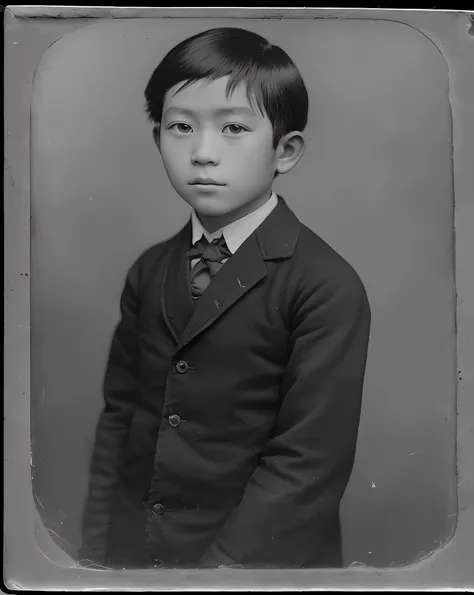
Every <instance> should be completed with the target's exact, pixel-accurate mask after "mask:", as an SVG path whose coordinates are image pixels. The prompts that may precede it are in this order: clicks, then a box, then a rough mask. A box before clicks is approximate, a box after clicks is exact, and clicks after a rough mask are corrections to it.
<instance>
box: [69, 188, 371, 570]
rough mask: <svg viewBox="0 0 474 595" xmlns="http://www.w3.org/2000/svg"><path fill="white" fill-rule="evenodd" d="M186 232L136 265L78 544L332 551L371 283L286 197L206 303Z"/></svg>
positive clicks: (174, 552) (280, 556)
mask: <svg viewBox="0 0 474 595" xmlns="http://www.w3.org/2000/svg"><path fill="white" fill-rule="evenodd" d="M190 246H191V222H190V221H189V222H188V223H187V224H186V225H185V227H184V228H183V229H182V230H181V231H180V232H179V233H177V234H176V235H175V236H174V237H172V238H171V239H169V240H167V241H165V242H162V243H160V244H158V245H155V246H153V247H152V248H150V249H149V250H147V251H146V252H145V253H143V254H142V255H141V256H140V257H139V258H138V260H137V261H136V262H135V263H134V265H133V266H132V267H131V269H130V270H129V273H128V276H127V280H126V283H125V287H124V289H123V294H122V297H121V302H120V307H121V320H120V322H119V324H118V326H117V328H116V330H115V334H114V337H113V340H112V345H111V349H110V356H109V360H108V365H107V369H106V374H105V381H104V395H105V408H104V410H103V412H102V414H101V416H100V420H99V423H98V427H97V434H96V443H95V448H94V452H93V456H92V463H91V480H90V489H89V495H88V498H87V503H86V507H85V513H84V516H83V543H82V548H81V552H80V554H81V556H82V557H83V558H88V559H90V560H92V561H94V562H95V563H98V564H105V565H111V566H112V567H146V566H148V565H151V564H153V562H154V561H155V562H156V563H157V564H158V565H159V564H160V563H163V564H164V565H166V566H168V565H171V566H177V567H179V566H189V567H200V566H217V565H220V564H225V565H231V564H242V565H244V566H245V567H272V566H273V567H297V568H301V567H318V566H336V567H337V566H340V565H341V563H342V561H341V537H340V522H339V506H340V500H341V497H342V495H343V492H344V490H345V487H346V484H347V481H348V479H349V476H350V474H351V470H352V466H353V459H354V451H355V447H356V439H357V432H358V425H359V417H360V408H361V394H362V386H363V378H364V372H365V365H366V357H367V346H368V337H369V327H370V308H369V304H368V300H367V296H366V292H365V289H364V287H363V285H362V282H361V280H360V278H359V277H358V275H357V274H356V272H355V271H354V270H353V268H352V267H351V266H350V265H349V264H348V263H347V262H346V261H345V260H344V259H343V258H342V257H341V256H339V255H338V254H337V253H336V252H335V251H334V250H333V249H332V248H331V247H329V246H328V245H327V244H326V243H325V242H324V241H323V240H322V239H321V238H320V237H318V236H317V235H316V234H315V233H313V232H312V231H311V230H309V229H308V228H307V227H306V226H305V225H303V224H302V223H300V222H299V221H298V219H297V218H296V216H295V215H294V214H293V212H292V211H291V210H290V209H289V207H288V206H287V204H286V202H285V201H284V199H283V198H281V197H279V204H278V206H277V207H276V208H275V209H274V211H273V212H272V213H271V214H270V215H269V216H268V218H267V219H266V220H265V221H264V222H263V223H262V224H261V225H260V227H259V228H258V229H257V230H256V231H255V232H254V233H253V234H252V235H251V236H250V237H249V238H248V239H247V240H246V241H245V242H244V243H243V244H242V245H241V247H240V248H239V249H238V250H237V252H236V253H235V254H234V255H233V256H232V257H231V258H230V259H229V260H228V262H226V264H225V265H224V266H223V267H222V268H221V270H220V271H219V272H218V273H217V275H216V276H215V277H214V278H213V280H212V283H211V284H210V286H209V287H208V289H207V290H206V291H205V293H204V294H203V295H202V297H201V298H200V299H199V301H198V302H197V304H195V303H194V302H193V300H192V298H191V294H190V289H189V271H188V266H187V261H186V251H187V250H188V249H189V248H190ZM160 561H161V562H160Z"/></svg>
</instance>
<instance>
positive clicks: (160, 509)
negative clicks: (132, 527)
mask: <svg viewBox="0 0 474 595" xmlns="http://www.w3.org/2000/svg"><path fill="white" fill-rule="evenodd" d="M151 511H152V513H153V514H156V515H158V516H160V515H162V514H163V513H164V512H165V507H164V506H163V504H160V503H159V502H157V503H156V504H153V506H152V507H151Z"/></svg>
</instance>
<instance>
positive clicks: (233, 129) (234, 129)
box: [223, 124, 247, 134]
mask: <svg viewBox="0 0 474 595" xmlns="http://www.w3.org/2000/svg"><path fill="white" fill-rule="evenodd" d="M226 128H227V129H228V130H229V132H230V133H231V134H239V133H240V132H242V131H244V130H247V128H244V127H243V126H241V125H240V124H227V126H224V128H223V130H225V129H226Z"/></svg>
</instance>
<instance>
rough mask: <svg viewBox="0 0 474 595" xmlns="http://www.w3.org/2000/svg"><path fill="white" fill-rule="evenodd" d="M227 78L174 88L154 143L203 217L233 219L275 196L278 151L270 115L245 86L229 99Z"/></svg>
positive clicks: (175, 183) (172, 177)
mask: <svg viewBox="0 0 474 595" xmlns="http://www.w3.org/2000/svg"><path fill="white" fill-rule="evenodd" d="M227 80H228V78H227V77H223V78H220V79H217V80H215V81H212V82H209V81H207V80H206V81H196V82H195V83H192V84H191V85H190V86H189V87H187V88H186V89H184V90H182V91H179V92H178V93H176V95H174V94H173V93H174V92H175V91H176V90H177V89H178V88H179V87H180V86H181V85H182V83H179V84H178V85H176V86H175V87H173V88H172V89H170V91H168V93H167V94H166V97H165V101H164V105H163V114H162V120H161V126H160V129H159V132H158V131H157V132H156V133H155V140H156V142H157V145H158V147H159V149H160V153H161V156H162V159H163V165H164V167H165V170H166V173H167V174H168V177H169V180H170V182H171V184H172V185H173V187H174V189H175V190H176V192H177V193H178V194H179V195H180V196H181V197H182V198H183V199H184V200H185V201H186V202H187V203H189V204H190V205H191V206H192V207H193V208H194V209H195V210H196V211H197V212H198V213H199V214H200V215H202V216H203V217H206V218H209V217H218V218H222V217H224V218H225V216H226V215H229V214H230V215H231V218H232V220H233V219H236V218H239V217H241V216H244V215H245V214H246V213H247V212H251V211H252V210H254V209H255V208H258V206H260V205H261V204H263V203H264V202H266V200H267V199H268V198H269V197H270V191H271V187H272V183H273V178H274V175H275V171H276V170H277V169H278V155H279V153H278V148H277V150H275V149H274V148H273V128H272V124H271V122H270V120H269V119H268V117H267V116H266V115H262V114H261V113H260V112H259V111H258V109H257V108H255V107H253V106H252V105H251V104H250V103H249V101H248V99H247V95H246V89H245V87H244V85H240V86H239V87H237V88H236V89H235V91H234V92H233V93H232V95H231V96H230V97H229V98H227V97H226V84H227ZM232 215H234V216H233V217H232Z"/></svg>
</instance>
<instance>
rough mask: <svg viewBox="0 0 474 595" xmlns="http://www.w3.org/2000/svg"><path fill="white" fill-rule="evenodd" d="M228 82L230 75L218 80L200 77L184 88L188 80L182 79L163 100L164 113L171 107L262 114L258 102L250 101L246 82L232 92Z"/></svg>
mask: <svg viewBox="0 0 474 595" xmlns="http://www.w3.org/2000/svg"><path fill="white" fill-rule="evenodd" d="M227 82H228V77H221V78H219V79H216V80H209V79H200V80H197V81H193V82H192V83H190V84H189V86H186V87H185V88H184V89H182V87H183V85H185V84H186V83H187V81H181V82H179V83H177V84H176V85H174V86H173V87H171V89H169V91H168V92H167V93H166V95H165V98H164V102H163V113H165V111H166V110H170V109H185V110H189V111H196V110H202V109H205V110H210V111H221V110H225V109H234V110H236V109H238V110H242V111H248V112H249V113H253V114H255V115H260V114H259V111H260V110H259V109H258V106H257V105H256V103H255V102H254V101H252V100H251V101H249V97H248V96H247V86H246V84H245V83H244V82H241V83H239V84H238V85H237V86H236V87H235V88H234V89H233V90H232V91H231V93H227Z"/></svg>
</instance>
